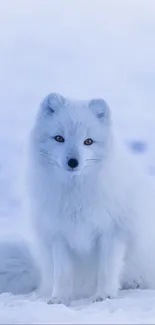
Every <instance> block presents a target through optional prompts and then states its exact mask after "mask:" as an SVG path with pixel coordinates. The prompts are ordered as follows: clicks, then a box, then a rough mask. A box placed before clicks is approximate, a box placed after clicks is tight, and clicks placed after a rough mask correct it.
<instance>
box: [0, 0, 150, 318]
mask: <svg viewBox="0 0 155 325" xmlns="http://www.w3.org/2000/svg"><path fill="white" fill-rule="evenodd" d="M0 90H1V91H0V148H1V150H0V234H1V235H4V234H5V231H8V229H9V230H10V229H11V231H13V228H14V230H16V227H17V223H16V222H17V221H18V219H21V217H22V216H21V209H20V208H21V200H20V186H19V183H18V178H19V175H20V173H21V172H22V170H21V165H22V154H23V150H24V143H25V139H26V138H27V135H28V133H29V130H30V128H31V125H32V123H33V118H34V115H35V112H36V110H37V108H38V105H39V103H40V101H41V100H42V98H43V97H44V96H45V95H46V94H47V93H48V92H51V91H52V92H53V91H56V92H60V93H62V94H63V95H66V96H70V97H75V98H85V99H87V98H92V97H103V98H105V100H106V101H107V102H108V103H109V105H110V107H111V109H112V112H113V119H114V122H115V124H116V125H117V127H118V130H119V133H120V136H121V138H122V141H123V142H124V143H126V145H127V147H128V148H129V150H131V154H132V155H133V159H135V160H138V161H139V164H140V166H141V168H143V170H144V172H145V173H148V175H149V176H148V177H150V181H153V180H154V177H155V176H154V175H155V1H154V0H0ZM144 296H145V293H141V294H140V293H139V294H138V296H136V298H135V299H136V300H134V297H132V295H131V296H130V295H129V296H128V297H126V298H124V299H123V298H122V299H123V302H122V299H120V300H118V301H117V302H107V303H106V304H105V305H104V306H102V305H100V304H99V305H98V306H97V305H96V307H94V306H93V307H92V308H91V309H90V310H89V313H92V315H93V316H92V317H91V316H88V315H87V312H88V311H87V312H86V313H85V312H83V311H82V312H81V314H79V312H77V315H75V314H74V317H71V316H73V314H72V313H73V311H71V310H67V309H65V308H66V307H60V306H57V307H54V306H53V307H49V306H43V305H39V303H38V304H37V302H34V305H33V303H32V302H30V301H29V302H27V304H26V303H22V302H20V303H19V301H20V300H19V301H18V304H17V303H16V299H15V300H14V299H13V298H12V297H11V296H5V295H4V296H3V295H2V296H1V297H0V323H3V324H4V323H9V322H11V323H21V322H24V321H25V322H26V321H27V322H29V323H31V322H49V323H50V322H52V321H53V322H58V321H61V322H62V321H64V322H72V321H74V322H77V323H80V322H81V323H82V322H87V323H89V322H95V321H96V322H98V323H99V322H100V323H109V322H113V323H115V322H126V323H131V322H133V323H134V322H141V323H142V322H143V323H145V322H147V321H148V322H151V321H152V322H155V293H148V294H146V296H145V297H144ZM10 301H11V302H10ZM135 304H136V305H137V307H136V309H135V307H133V306H135ZM21 306H24V307H23V309H22V308H21ZM122 306H124V307H123V308H124V310H125V311H123V309H122ZM144 306H145V308H146V310H145V308H144ZM24 308H25V309H24ZM49 308H51V309H49ZM36 310H37V315H36ZM139 310H140V311H139ZM152 310H153V311H152ZM121 311H122V312H121ZM145 311H146V315H145V316H144V313H145ZM123 312H124V313H123ZM61 313H62V314H61ZM89 313H88V314H89ZM122 313H123V314H122ZM141 313H142V314H141ZM151 313H152V314H151ZM53 315H54V316H53ZM80 315H81V316H80ZM95 315H96V316H95ZM87 316H88V317H87ZM52 317H53V318H52ZM65 317H66V318H65Z"/></svg>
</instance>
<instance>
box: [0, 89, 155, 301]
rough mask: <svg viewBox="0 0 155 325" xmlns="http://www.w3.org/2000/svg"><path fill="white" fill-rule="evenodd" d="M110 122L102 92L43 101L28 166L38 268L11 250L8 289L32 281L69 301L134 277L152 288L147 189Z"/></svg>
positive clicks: (111, 293) (53, 297) (51, 297)
mask: <svg viewBox="0 0 155 325" xmlns="http://www.w3.org/2000/svg"><path fill="white" fill-rule="evenodd" d="M111 124H112V123H111V114H110V110H109V107H108V105H107V104H106V102H105V101H104V100H103V99H93V100H90V101H73V100H69V99H67V98H64V97H63V96H61V95H59V94H50V95H48V96H47V97H46V98H45V99H44V101H43V102H42V104H41V107H40V110H39V112H38V115H37V117H36V123H35V126H34V128H33V130H32V133H31V139H30V148H29V167H28V185H29V198H30V221H31V229H32V230H33V232H34V234H35V238H34V241H33V242H34V248H33V256H34V257H35V259H34V261H36V262H37V265H38V266H39V270H40V271H39V272H38V268H37V271H36V276H35V273H34V272H32V271H31V268H33V269H35V267H34V265H36V264H35V263H33V261H32V260H31V263H30V265H29V266H28V262H27V261H28V257H27V255H26V253H25V252H26V248H23V254H22V248H21V250H20V254H19V258H17V255H18V251H17V254H16V253H15V252H13V253H12V256H13V258H12V261H14V260H16V261H17V259H18V263H17V262H16V263H15V265H16V270H15V268H14V272H12V268H11V263H12V262H10V263H9V270H8V269H7V270H6V273H7V274H6V278H7V279H10V278H11V287H9V288H10V290H11V288H13V290H12V291H14V292H15V291H17V290H15V288H16V281H17V279H18V281H20V282H21V283H20V284H18V287H19V288H20V292H28V291H32V290H34V289H36V287H37V288H38V286H39V288H38V289H39V293H40V294H41V295H42V297H46V299H47V300H48V301H49V302H50V303H64V304H66V305H68V304H69V303H70V302H71V301H72V300H75V299H79V298H84V297H92V300H93V301H100V300H103V299H105V298H106V297H111V298H112V297H116V296H117V294H118V290H119V289H120V288H123V287H128V286H129V287H134V286H136V285H137V283H138V285H139V286H140V287H142V288H144V287H145V288H155V278H154V271H155V263H154V259H153V256H154V247H155V239H154V238H155V236H154V235H155V230H154V228H155V227H154V223H153V222H154V211H155V210H153V203H154V202H153V200H152V193H153V192H148V189H149V187H148V186H147V184H146V183H147V181H146V182H145V181H144V178H143V180H141V178H139V177H138V175H137V169H136V168H135V166H134V168H132V169H131V166H130V155H128V153H127V151H125V152H124V148H122V145H121V144H120V142H119V141H118V137H117V135H116V134H115V130H114V127H113V126H112V125H111ZM134 170H135V171H134ZM28 214H29V212H28ZM27 217H28V215H27ZM16 249H17V248H16ZM3 251H4V250H3ZM22 255H23V256H22ZM7 258H8V260H9V252H8V251H7ZM24 258H25V260H26V261H25V262H24V261H23V260H24ZM4 259H5V257H4V258H3V260H4ZM20 264H22V265H24V266H23V267H22V266H20V267H18V265H20ZM7 265H8V263H7ZM26 268H29V271H28V273H25V272H26ZM3 269H4V268H3ZM12 273H13V274H12ZM14 273H16V277H15V280H14V281H13V277H14ZM2 274H3V275H5V270H2ZM22 274H24V277H23V276H22ZM25 274H28V276H26V277H25ZM29 274H30V276H29ZM0 275H1V269H0ZM40 276H41V280H40ZM29 278H30V280H29ZM35 278H36V279H35ZM34 279H35V280H34ZM24 281H25V282H24ZM8 282H9V280H6V281H5V283H6V284H7V283H8ZM0 283H1V281H0ZM3 283H4V281H3ZM3 290H4V291H7V290H8V288H7V285H6V286H5V288H4V286H3ZM1 291H2V289H1V285H0V292H1ZM18 291H19V290H18Z"/></svg>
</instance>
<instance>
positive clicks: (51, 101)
mask: <svg viewBox="0 0 155 325" xmlns="http://www.w3.org/2000/svg"><path fill="white" fill-rule="evenodd" d="M64 102H65V100H64V98H63V96H61V95H59V94H57V93H51V94H49V95H47V96H46V97H45V98H44V100H43V102H42V107H43V109H44V110H46V111H47V112H48V113H54V112H55V111H56V110H57V109H58V108H60V107H61V106H63V105H64Z"/></svg>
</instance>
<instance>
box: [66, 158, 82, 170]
mask: <svg viewBox="0 0 155 325" xmlns="http://www.w3.org/2000/svg"><path fill="white" fill-rule="evenodd" d="M78 164H79V163H78V161H77V159H69V160H68V166H69V167H71V168H76V167H77V166H78Z"/></svg>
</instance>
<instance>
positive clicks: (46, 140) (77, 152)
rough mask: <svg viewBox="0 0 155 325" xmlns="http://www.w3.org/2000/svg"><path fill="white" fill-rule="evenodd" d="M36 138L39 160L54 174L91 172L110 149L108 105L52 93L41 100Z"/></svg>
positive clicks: (105, 158)
mask: <svg viewBox="0 0 155 325" xmlns="http://www.w3.org/2000/svg"><path fill="white" fill-rule="evenodd" d="M33 139H34V142H35V148H36V150H37V156H38V157H39V159H40V162H41V163H42V164H44V165H46V166H48V167H51V168H52V169H53V170H54V171H55V173H56V170H57V171H58V174H61V173H62V172H63V173H66V174H67V175H68V177H73V176H75V175H76V176H77V177H79V176H80V175H81V174H89V173H92V171H93V169H94V168H96V169H99V168H100V166H101V165H102V166H103V164H104V163H105V162H106V160H107V157H108V156H109V152H110V150H111V118H110V110H109V107H108V105H107V103H106V102H105V101H104V100H103V99H92V100H89V101H78V100H77V101H74V100H69V99H66V98H64V97H63V96H61V95H59V94H55V93H52V94H49V95H48V96H47V97H46V98H45V99H44V100H43V102H42V103H41V107H40V110H39V114H38V116H37V119H36V125H35V128H34V132H33Z"/></svg>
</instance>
